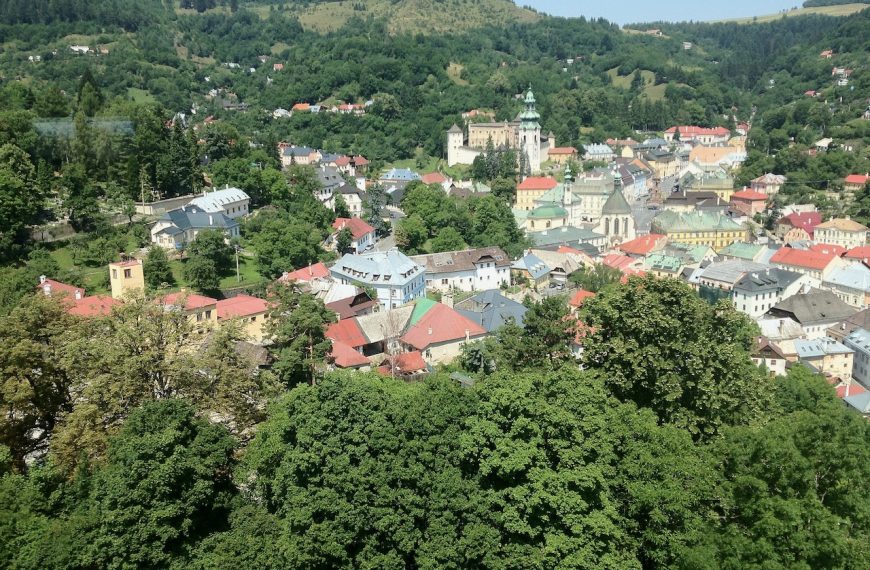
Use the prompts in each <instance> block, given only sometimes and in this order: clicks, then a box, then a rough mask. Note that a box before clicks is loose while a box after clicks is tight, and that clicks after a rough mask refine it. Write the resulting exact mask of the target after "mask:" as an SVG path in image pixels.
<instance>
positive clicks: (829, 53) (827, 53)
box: [819, 49, 834, 59]
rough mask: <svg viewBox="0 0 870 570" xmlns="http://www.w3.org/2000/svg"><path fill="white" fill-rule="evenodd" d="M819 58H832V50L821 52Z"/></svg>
mask: <svg viewBox="0 0 870 570" xmlns="http://www.w3.org/2000/svg"><path fill="white" fill-rule="evenodd" d="M819 57H820V58H822V59H831V58H832V57H834V50H832V49H826V50H823V51H822V53H820V54H819Z"/></svg>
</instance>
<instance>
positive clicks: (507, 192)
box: [492, 178, 517, 204]
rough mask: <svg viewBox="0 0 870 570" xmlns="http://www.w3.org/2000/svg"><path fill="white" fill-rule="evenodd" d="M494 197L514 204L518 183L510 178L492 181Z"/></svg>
mask: <svg viewBox="0 0 870 570" xmlns="http://www.w3.org/2000/svg"><path fill="white" fill-rule="evenodd" d="M492 195H493V196H497V197H499V198H501V199H502V200H504V201H505V202H506V203H507V204H513V203H514V200H515V199H516V195H517V183H516V181H514V180H512V179H510V178H496V179H495V180H493V181H492Z"/></svg>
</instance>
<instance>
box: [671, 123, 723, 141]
mask: <svg viewBox="0 0 870 570" xmlns="http://www.w3.org/2000/svg"><path fill="white" fill-rule="evenodd" d="M677 130H679V131H680V138H682V137H697V136H701V135H714V136H720V137H722V136H728V135H730V134H731V131H729V130H728V129H726V128H725V127H714V128H712V129H710V128H707V127H697V126H694V125H681V126H679V127H671V128H669V129H668V130H666V131H665V132H666V133H671V134H673V133H675V132H677Z"/></svg>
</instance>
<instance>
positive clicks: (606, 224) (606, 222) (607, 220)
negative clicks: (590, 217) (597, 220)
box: [604, 218, 610, 236]
mask: <svg viewBox="0 0 870 570" xmlns="http://www.w3.org/2000/svg"><path fill="white" fill-rule="evenodd" d="M604 235H606V236H609V235H610V218H604Z"/></svg>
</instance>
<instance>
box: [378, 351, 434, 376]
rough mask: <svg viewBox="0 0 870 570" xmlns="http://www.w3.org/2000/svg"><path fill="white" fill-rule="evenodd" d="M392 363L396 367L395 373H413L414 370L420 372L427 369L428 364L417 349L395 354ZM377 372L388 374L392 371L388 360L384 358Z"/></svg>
mask: <svg viewBox="0 0 870 570" xmlns="http://www.w3.org/2000/svg"><path fill="white" fill-rule="evenodd" d="M393 362H394V364H395V367H396V373H397V374H413V373H415V372H421V371H424V370H428V365H427V364H426V361H425V360H423V355H422V354H421V353H420V351H419V350H412V351H411V352H403V353H402V354H397V355H396V356H395V357H394V361H393ZM378 372H380V373H381V374H385V375H389V374H390V373H391V372H392V365H391V364H390V361H389V360H385V361H384V362H383V364H382V365H381V366H380V367H379V368H378Z"/></svg>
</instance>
